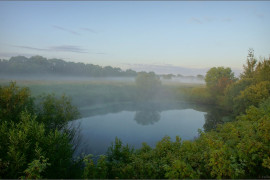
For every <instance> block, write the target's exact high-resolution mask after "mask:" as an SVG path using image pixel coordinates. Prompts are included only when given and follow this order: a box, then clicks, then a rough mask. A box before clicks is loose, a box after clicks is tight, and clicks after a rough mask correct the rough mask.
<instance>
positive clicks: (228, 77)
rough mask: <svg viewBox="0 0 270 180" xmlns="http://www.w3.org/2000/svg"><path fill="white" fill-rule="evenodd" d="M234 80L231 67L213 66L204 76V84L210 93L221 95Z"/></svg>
mask: <svg viewBox="0 0 270 180" xmlns="http://www.w3.org/2000/svg"><path fill="white" fill-rule="evenodd" d="M233 81H235V77H234V73H233V72H232V70H231V68H224V67H213V68H211V69H210V70H209V71H207V73H206V76H205V82H206V86H207V88H208V89H209V91H210V92H211V94H212V95H223V94H224V90H225V88H226V87H227V86H228V85H229V84H231V83H232V82H233Z"/></svg>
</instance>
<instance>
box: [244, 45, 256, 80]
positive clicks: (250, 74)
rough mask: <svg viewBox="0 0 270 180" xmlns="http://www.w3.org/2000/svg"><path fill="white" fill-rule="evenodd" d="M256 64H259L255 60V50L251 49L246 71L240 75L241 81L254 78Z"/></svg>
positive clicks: (245, 66) (245, 67)
mask: <svg viewBox="0 0 270 180" xmlns="http://www.w3.org/2000/svg"><path fill="white" fill-rule="evenodd" d="M256 64H257V60H256V59H255V58H254V50H253V49H249V50H248V57H247V63H246V65H244V66H243V67H244V71H243V73H241V75H240V77H241V79H245V78H248V79H250V78H254V74H255V68H256Z"/></svg>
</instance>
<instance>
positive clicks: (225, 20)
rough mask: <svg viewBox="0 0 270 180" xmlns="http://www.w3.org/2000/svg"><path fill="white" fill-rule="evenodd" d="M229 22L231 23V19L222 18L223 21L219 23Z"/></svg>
mask: <svg viewBox="0 0 270 180" xmlns="http://www.w3.org/2000/svg"><path fill="white" fill-rule="evenodd" d="M231 21H232V19H231V18H224V19H222V20H221V22H231Z"/></svg>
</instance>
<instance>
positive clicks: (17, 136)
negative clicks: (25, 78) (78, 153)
mask: <svg viewBox="0 0 270 180" xmlns="http://www.w3.org/2000/svg"><path fill="white" fill-rule="evenodd" d="M1 92H2V93H1V95H2V96H1V99H0V101H1V102H2V103H3V105H1V112H4V113H2V114H1V121H0V134H1V136H0V157H1V158H0V167H1V171H0V177H1V178H14V179H15V178H19V177H25V178H43V177H44V178H68V177H72V176H73V175H75V173H76V171H77V170H74V169H75V168H79V164H78V163H77V162H74V160H73V158H72V155H73V147H72V146H73V145H72V144H71V143H70V142H71V141H70V140H71V137H72V135H73V134H72V133H73V131H69V130H68V129H65V130H61V132H60V131H58V129H56V128H51V129H48V128H46V125H45V124H44V123H42V122H40V121H39V120H38V119H37V115H36V114H35V113H37V112H36V110H35V109H36V108H35V107H34V104H33V99H32V98H31V97H30V92H29V90H28V89H26V88H18V87H17V86H16V85H15V83H11V84H10V86H8V87H1ZM48 99H49V98H48ZM49 100H50V103H51V104H54V105H56V107H57V105H58V104H61V107H62V109H60V108H59V109H58V111H60V113H62V114H63V116H58V118H59V121H58V122H59V125H58V124H57V123H55V124H56V126H55V127H60V126H61V127H62V124H61V122H62V121H64V122H65V123H67V122H66V121H67V119H65V117H71V116H72V115H70V114H69V113H68V112H67V111H66V109H69V108H70V109H73V108H72V106H71V105H70V104H69V101H67V100H66V99H63V100H60V103H59V101H57V100H56V99H49ZM45 102H47V101H46V100H45ZM5 103H6V104H5ZM17 106H18V107H17ZM10 107H12V108H10ZM66 107H68V108H66ZM11 110H13V111H14V113H13V112H11ZM28 110H30V111H28ZM61 110H63V111H61ZM74 112H75V111H74ZM12 113H13V114H12ZM50 113H51V114H50V116H51V117H56V115H58V114H57V112H55V111H50ZM75 115H76V114H75ZM75 115H73V117H75ZM60 118H63V119H62V120H61V119H60ZM56 169H57V171H56Z"/></svg>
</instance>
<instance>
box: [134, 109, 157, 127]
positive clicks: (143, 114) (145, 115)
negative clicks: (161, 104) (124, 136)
mask: <svg viewBox="0 0 270 180" xmlns="http://www.w3.org/2000/svg"><path fill="white" fill-rule="evenodd" d="M134 120H135V121H136V122H137V123H138V124H141V125H150V124H154V123H156V122H158V121H159V120H160V112H159V111H156V110H142V111H136V114H135V117H134Z"/></svg>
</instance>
